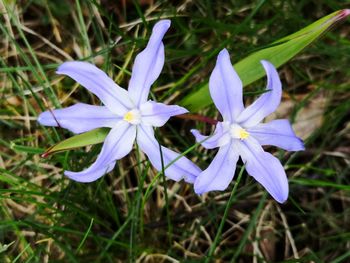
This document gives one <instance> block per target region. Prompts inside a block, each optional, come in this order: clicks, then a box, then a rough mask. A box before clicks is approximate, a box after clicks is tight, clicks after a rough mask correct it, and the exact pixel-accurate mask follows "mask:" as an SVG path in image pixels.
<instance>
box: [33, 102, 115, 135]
mask: <svg viewBox="0 0 350 263" xmlns="http://www.w3.org/2000/svg"><path fill="white" fill-rule="evenodd" d="M120 120H121V117H118V116H117V115H115V114H113V113H112V112H111V111H110V110H109V109H108V108H107V107H105V106H94V105H89V104H84V103H77V104H75V105H73V106H70V107H67V108H64V109H57V110H51V111H45V112H42V113H41V114H40V115H39V117H38V122H39V123H40V124H41V125H45V126H54V127H61V128H65V129H68V130H70V131H71V132H74V133H82V132H87V131H90V130H93V129H96V128H101V127H109V128H112V127H114V126H115V125H116V124H117V123H118V122H119V121H120Z"/></svg>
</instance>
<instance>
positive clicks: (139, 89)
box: [38, 20, 201, 183]
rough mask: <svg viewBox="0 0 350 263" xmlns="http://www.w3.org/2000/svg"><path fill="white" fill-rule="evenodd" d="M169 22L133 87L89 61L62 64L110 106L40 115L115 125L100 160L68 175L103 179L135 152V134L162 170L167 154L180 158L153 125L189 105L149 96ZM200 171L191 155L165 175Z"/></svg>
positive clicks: (55, 121) (74, 127)
mask: <svg viewBox="0 0 350 263" xmlns="http://www.w3.org/2000/svg"><path fill="white" fill-rule="evenodd" d="M169 27H170V21H169V20H163V21H160V22H158V23H157V24H156V25H155V26H154V28H153V31H152V35H151V37H150V40H149V42H148V44H147V47H146V48H145V49H144V50H143V51H142V52H141V53H140V54H138V56H137V57H136V59H135V63H134V66H133V69H132V76H131V80H130V82H129V90H128V91H126V90H125V89H122V88H121V87H119V86H118V85H117V84H116V83H114V81H113V80H112V79H111V78H109V77H108V76H107V75H106V73H104V72H103V71H101V70H100V69H98V68H97V67H95V66H94V65H92V64H89V63H86V62H79V61H71V62H65V63H63V64H62V65H61V66H60V67H59V68H58V70H57V73H58V74H63V75H67V76H69V77H71V78H72V79H74V80H75V81H77V82H78V83H80V84H81V85H82V86H84V87H85V88H86V89H88V90H89V91H90V92H92V93H94V94H95V95H96V96H97V97H98V98H99V99H100V100H101V101H102V102H103V104H104V106H94V105H88V104H84V103H78V104H75V105H73V106H71V107H68V108H64V109H58V110H54V111H52V112H50V111H46V112H43V113H41V114H40V116H39V118H38V121H39V123H41V124H42V125H47V126H60V127H63V128H66V129H68V130H70V131H72V132H74V133H82V132H87V131H89V130H92V129H95V128H99V127H109V128H111V131H110V132H109V134H108V135H107V137H106V139H105V141H104V144H103V146H102V150H101V153H100V154H99V155H98V157H97V159H96V161H95V162H94V163H93V164H92V165H91V166H90V167H89V168H87V169H86V170H84V171H82V172H72V171H65V175H66V176H68V177H69V178H71V179H73V180H75V181H78V182H92V181H94V180H97V179H98V178H100V177H101V176H102V175H104V174H105V173H108V172H110V171H111V170H112V169H113V168H114V166H115V163H116V160H118V159H121V158H122V157H124V156H125V155H127V154H128V153H129V152H130V151H131V149H132V147H133V143H134V141H135V139H136V141H137V144H138V146H139V148H140V149H141V150H142V151H143V152H144V153H145V154H146V155H147V156H148V158H149V159H150V161H151V163H152V164H153V165H154V166H155V168H156V169H157V170H161V169H162V164H161V163H162V162H161V153H162V155H163V162H164V166H166V165H168V164H169V163H170V162H171V161H173V160H174V159H176V158H177V157H179V154H178V153H176V152H174V151H172V150H170V149H168V148H165V147H163V146H162V147H161V149H162V150H161V152H160V149H159V144H158V142H157V140H156V139H155V137H154V130H153V127H160V126H163V125H164V124H165V123H166V122H167V121H168V119H169V118H170V117H171V116H175V115H178V114H183V113H186V112H187V110H186V109H184V108H182V107H179V106H176V105H165V104H162V103H157V102H155V101H151V100H148V101H147V97H148V93H149V90H150V87H151V85H152V84H153V82H154V81H155V80H156V79H157V78H158V76H159V74H160V72H161V70H162V68H163V65H164V45H163V43H162V39H163V36H164V34H165V33H166V31H167V30H168V28H169ZM200 172H201V170H200V169H199V168H198V167H197V166H196V165H194V164H193V163H192V162H191V161H190V160H188V159H187V158H186V157H181V158H180V159H178V160H177V161H176V162H174V163H173V164H171V165H170V166H169V167H168V168H167V169H166V170H165V175H166V176H167V177H169V178H171V179H173V180H175V181H179V180H181V179H182V178H184V179H185V181H187V182H190V183H193V182H194V180H195V178H196V176H197V175H198V174H199V173H200Z"/></svg>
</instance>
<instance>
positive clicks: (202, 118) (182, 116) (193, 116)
mask: <svg viewBox="0 0 350 263" xmlns="http://www.w3.org/2000/svg"><path fill="white" fill-rule="evenodd" d="M174 117H177V118H180V119H185V120H194V121H201V122H206V123H209V124H212V125H216V124H217V123H218V121H217V120H215V119H212V118H208V117H206V116H203V115H199V114H190V113H186V114H180V115H176V116H174Z"/></svg>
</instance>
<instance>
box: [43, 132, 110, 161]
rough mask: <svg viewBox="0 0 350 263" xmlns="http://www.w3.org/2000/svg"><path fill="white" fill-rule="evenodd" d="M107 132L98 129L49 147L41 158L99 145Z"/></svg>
mask: <svg viewBox="0 0 350 263" xmlns="http://www.w3.org/2000/svg"><path fill="white" fill-rule="evenodd" d="M109 131H110V129H109V128H98V129H95V130H92V131H88V132H85V133H82V134H78V135H75V136H73V137H70V138H68V139H66V140H64V141H61V142H59V143H57V144H55V145H54V146H51V147H50V148H48V149H47V150H46V151H45V153H43V154H42V155H41V156H42V157H47V156H49V155H51V154H54V153H57V152H62V151H68V150H71V149H74V148H79V147H83V146H87V145H91V144H97V143H101V142H103V141H104V140H105V138H106V136H107V134H108V133H109Z"/></svg>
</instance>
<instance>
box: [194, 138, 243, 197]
mask: <svg viewBox="0 0 350 263" xmlns="http://www.w3.org/2000/svg"><path fill="white" fill-rule="evenodd" d="M238 157H239V155H238V154H237V153H236V152H235V150H234V149H233V148H232V143H230V144H226V145H225V146H222V147H220V149H219V151H218V153H217V154H216V156H215V157H214V159H213V161H212V162H211V163H210V165H209V166H208V168H207V169H205V170H204V171H203V172H201V173H200V174H199V175H198V177H197V179H196V181H195V183H194V191H195V192H196V193H197V194H203V193H206V192H209V191H223V190H225V189H226V188H227V187H228V185H229V184H230V182H231V181H232V178H233V176H234V175H235V170H236V163H237V161H238Z"/></svg>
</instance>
